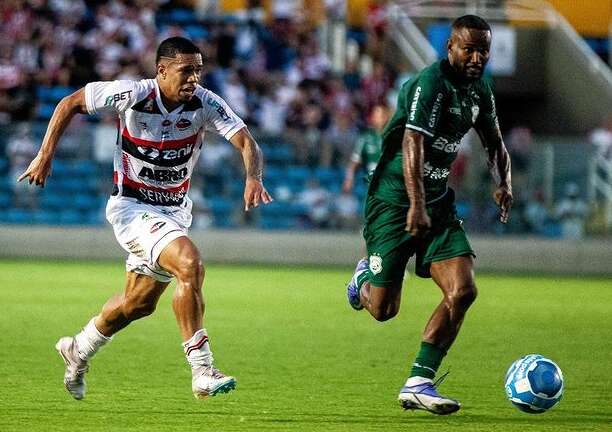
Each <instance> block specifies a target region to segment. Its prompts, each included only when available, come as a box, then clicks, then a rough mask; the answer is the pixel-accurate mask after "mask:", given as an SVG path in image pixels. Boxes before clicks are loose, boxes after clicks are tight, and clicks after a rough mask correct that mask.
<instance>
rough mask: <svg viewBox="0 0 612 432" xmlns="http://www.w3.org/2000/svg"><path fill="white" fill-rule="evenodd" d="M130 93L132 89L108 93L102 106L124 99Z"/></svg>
mask: <svg viewBox="0 0 612 432" xmlns="http://www.w3.org/2000/svg"><path fill="white" fill-rule="evenodd" d="M130 93H132V90H126V91H124V92H121V93H115V94H114V95H110V96H108V97H107V98H106V100H105V101H104V106H111V105H115V104H116V103H117V102H119V101H122V100H126V99H127V98H128V97H130Z"/></svg>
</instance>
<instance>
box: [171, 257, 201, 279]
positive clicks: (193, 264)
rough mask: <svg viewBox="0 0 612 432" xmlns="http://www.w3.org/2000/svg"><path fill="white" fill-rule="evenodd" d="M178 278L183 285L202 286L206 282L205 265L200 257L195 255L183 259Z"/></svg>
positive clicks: (179, 266)
mask: <svg viewBox="0 0 612 432" xmlns="http://www.w3.org/2000/svg"><path fill="white" fill-rule="evenodd" d="M176 277H177V278H178V280H179V281H180V282H182V283H188V282H192V283H194V284H195V285H201V283H202V281H203V280H204V265H203V264H202V260H201V259H200V257H199V256H198V255H195V254H193V255H192V254H190V255H187V256H184V257H181V259H180V262H179V265H178V271H177V274H176Z"/></svg>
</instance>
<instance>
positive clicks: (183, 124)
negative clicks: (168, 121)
mask: <svg viewBox="0 0 612 432" xmlns="http://www.w3.org/2000/svg"><path fill="white" fill-rule="evenodd" d="M189 126H191V122H190V121H189V120H187V119H180V120H179V121H177V122H176V127H177V128H179V129H185V128H188V127H189Z"/></svg>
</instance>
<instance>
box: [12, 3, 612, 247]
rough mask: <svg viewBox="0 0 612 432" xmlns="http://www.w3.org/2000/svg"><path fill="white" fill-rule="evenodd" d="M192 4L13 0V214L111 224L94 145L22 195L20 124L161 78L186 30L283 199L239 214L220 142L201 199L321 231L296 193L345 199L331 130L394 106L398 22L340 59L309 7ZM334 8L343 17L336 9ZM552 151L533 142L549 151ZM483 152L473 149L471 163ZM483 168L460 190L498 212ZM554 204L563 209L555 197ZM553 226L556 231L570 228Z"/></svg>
mask: <svg viewBox="0 0 612 432" xmlns="http://www.w3.org/2000/svg"><path fill="white" fill-rule="evenodd" d="M210 3H215V2H210ZM256 3H257V2H256ZM366 3H367V2H366ZM186 5H189V2H178V1H177V2H174V1H167V2H147V1H144V0H114V1H111V2H90V1H84V0H77V1H73V2H62V1H48V2H47V1H37V2H30V1H27V0H17V1H11V2H2V6H0V22H1V23H2V30H0V39H1V40H2V41H3V42H1V43H0V44H1V45H2V47H3V49H2V55H1V57H2V58H1V59H0V60H2V61H1V62H0V65H1V67H2V71H3V77H2V79H1V80H0V81H1V83H0V84H1V85H0V96H1V97H0V100H1V101H2V103H0V131H1V132H2V133H0V207H1V208H2V209H4V210H5V211H4V212H2V213H3V214H2V215H1V216H0V218H1V220H0V222H3V223H15V224H21V223H23V224H45V225H58V224H69V225H80V224H82V225H96V224H102V223H103V222H104V216H103V210H104V203H105V200H106V198H107V196H108V193H109V192H110V187H111V185H110V180H108V179H109V178H110V176H111V172H110V167H109V163H108V160H96V159H94V158H93V157H92V156H90V155H92V154H94V152H93V151H91V149H88V150H87V151H86V152H79V151H73V150H68V151H66V152H64V153H62V154H61V155H58V159H57V160H56V161H55V163H54V167H53V176H52V179H51V181H50V182H49V183H48V186H47V187H46V188H45V189H44V190H42V191H40V192H39V193H38V194H37V196H36V197H35V198H36V199H37V206H36V207H35V208H24V207H23V206H21V205H18V203H17V200H16V199H15V194H16V193H18V192H16V191H14V185H13V182H14V178H13V177H12V176H13V175H14V173H13V171H12V168H11V165H12V162H11V160H10V156H9V154H8V150H7V148H8V141H9V140H10V139H11V137H12V136H13V135H14V134H15V133H16V131H17V129H18V126H17V125H18V124H19V123H20V122H28V123H30V124H31V125H32V127H31V134H32V137H33V139H34V140H35V141H36V142H37V143H39V142H40V141H41V139H42V135H43V134H44V131H45V128H46V123H47V122H48V120H49V119H50V117H51V115H52V114H53V110H54V109H55V106H56V105H57V103H58V102H59V101H60V100H61V99H62V98H63V97H65V96H66V95H69V94H71V93H72V92H73V91H75V90H76V89H78V88H80V87H81V86H83V85H84V84H85V83H87V82H90V81H95V80H111V79H122V78H125V79H130V78H138V77H146V76H153V75H154V65H153V60H154V59H153V58H152V56H151V53H152V52H154V49H155V46H156V45H157V43H158V42H159V41H160V40H162V39H164V38H166V37H168V36H173V35H183V36H186V37H189V38H191V39H192V40H194V41H195V42H196V43H197V44H198V45H199V46H200V48H201V49H202V52H203V53H204V55H205V59H206V66H207V71H206V75H205V77H204V78H203V85H204V86H206V87H208V88H210V89H211V90H213V91H215V92H217V93H219V94H220V95H221V96H223V97H224V98H225V99H226V100H227V101H228V103H229V104H230V105H231V106H232V108H233V109H234V110H235V111H236V112H237V113H238V114H239V115H241V116H242V117H243V118H244V119H245V121H246V122H247V124H248V125H249V127H250V128H251V129H252V130H253V132H254V134H255V136H256V137H257V139H258V142H259V143H260V145H261V147H262V149H263V151H264V154H265V158H266V177H265V180H266V184H267V186H268V188H269V189H270V190H271V192H272V193H274V194H280V197H281V198H280V199H277V202H276V203H275V204H274V205H272V206H269V207H267V208H265V209H261V210H260V211H258V212H256V213H255V214H254V215H250V216H249V217H247V218H245V217H239V216H236V213H237V211H239V210H240V209H241V208H242V192H243V191H242V182H241V181H240V179H241V177H242V173H241V168H240V161H239V160H238V156H237V155H236V154H233V153H232V154H226V153H224V152H223V151H220V152H219V153H218V160H213V161H210V160H201V165H202V166H201V167H200V168H199V169H197V170H196V176H197V177H198V178H197V179H196V181H195V182H201V184H202V185H203V186H202V187H201V188H200V189H198V190H193V191H192V193H194V194H198V195H201V194H203V197H200V196H198V197H196V198H197V199H194V202H195V205H196V206H202V208H201V209H198V208H196V209H195V210H196V211H202V212H210V213H211V215H212V220H213V224H214V226H216V227H220V228H228V227H236V226H252V227H257V228H263V229H288V228H291V229H296V228H299V229H310V228H312V226H311V225H310V224H309V223H308V217H307V209H306V208H305V207H304V206H303V205H302V204H300V203H298V202H297V197H298V196H299V194H300V193H301V192H302V191H303V190H304V188H305V187H306V185H307V183H308V182H309V181H310V180H311V179H315V180H316V182H318V184H320V185H321V186H322V187H323V188H325V189H326V190H327V191H329V193H330V196H331V201H333V200H334V199H335V198H334V197H337V196H339V194H340V189H341V184H342V180H343V175H344V167H345V166H346V163H347V160H348V157H349V153H347V152H346V150H345V149H340V148H334V146H337V145H339V144H337V143H338V142H341V140H338V139H337V136H336V137H335V138H333V133H332V132H331V131H335V130H337V128H336V126H337V125H336V121H337V120H338V118H350V122H351V124H350V125H349V127H348V128H349V129H350V130H351V131H353V130H362V129H364V128H365V127H366V126H367V116H368V109H369V107H371V106H372V105H373V104H374V103H376V102H379V101H381V100H382V101H388V102H389V103H390V104H391V105H394V103H395V102H394V97H395V95H396V92H397V88H398V86H399V85H400V84H401V82H402V81H403V80H404V79H405V78H406V77H407V76H409V74H408V75H407V74H406V73H405V71H402V72H401V73H400V69H399V68H400V66H398V65H397V62H389V61H386V59H387V57H385V53H384V52H383V51H384V50H382V49H381V47H382V45H384V44H382V43H381V41H384V38H385V37H386V36H385V33H386V32H388V23H387V22H386V19H385V14H384V7H383V8H382V9H381V7H378V6H377V7H376V8H375V9H372V11H371V13H372V14H374V15H372V17H369V18H366V19H365V21H364V22H363V23H361V24H351V25H350V28H349V29H348V32H347V37H348V39H349V42H350V41H351V40H352V41H354V42H355V43H356V44H357V45H358V54H357V56H358V57H357V59H353V61H352V62H349V63H348V64H347V65H346V67H345V68H344V69H341V70H338V69H337V68H335V67H333V66H332V63H331V59H330V58H328V56H327V55H326V53H325V52H323V49H322V47H321V46H319V43H320V42H321V40H323V39H322V38H320V37H317V36H320V35H321V32H320V30H321V27H320V25H321V23H320V22H317V21H316V20H313V19H311V17H310V18H309V17H308V16H307V14H299V13H296V14H294V15H287V14H283V15H282V16H274V13H270V11H266V13H262V12H261V11H258V10H247V11H246V12H245V13H238V14H231V15H230V14H224V13H223V11H221V10H216V11H215V12H216V13H206V14H203V13H202V12H201V11H198V10H197V9H195V8H190V7H187V6H186ZM272 12H273V11H272ZM328 13H329V14H330V16H335V14H337V11H331V10H330V11H328ZM349 18H350V17H349ZM372 23H375V24H372ZM424 33H425V34H426V37H427V39H428V41H429V43H430V44H431V46H433V47H434V48H435V50H436V52H437V53H438V55H440V56H441V55H444V50H445V41H446V37H447V35H448V22H446V21H432V22H431V23H429V25H428V26H427V27H426V29H425V31H424ZM586 41H587V43H588V44H589V45H590V46H591V47H592V49H593V50H594V51H595V52H596V53H597V54H598V55H600V56H601V57H602V58H605V57H606V56H608V55H609V49H610V47H609V42H608V40H607V39H605V38H600V37H599V38H598V37H590V38H587V39H586ZM386 55H387V56H388V54H386ZM357 60H358V61H357ZM356 64H360V65H361V66H360V67H355V65H356ZM368 65H370V66H369V67H368ZM338 114H339V115H338ZM101 126H102V122H101V119H99V118H97V117H88V119H87V120H86V121H85V122H83V124H82V125H81V124H79V126H78V128H79V129H78V132H79V133H82V135H79V138H77V141H80V142H78V143H77V144H78V145H80V146H87V147H91V146H92V144H91V143H92V142H93V140H92V139H90V138H89V137H92V136H94V135H95V131H96V130H97V128H99V127H101ZM511 126H514V125H512V124H510V125H507V129H509V128H510V127H511ZM347 130H348V129H347ZM286 131H289V133H286ZM291 131H293V132H294V133H293V134H291V133H290V132H291ZM536 132H537V131H536ZM347 133H348V132H347ZM296 136H297V137H298V138H300V140H297V139H296ZM302 140H303V142H302ZM326 140H328V141H326ZM536 141H537V140H536ZM302 144H303V145H314V146H315V147H314V148H313V151H314V152H315V154H316V152H317V151H320V149H321V148H325V145H327V146H331V147H332V151H331V153H330V154H332V156H331V157H328V158H320V159H319V158H315V160H312V158H311V159H308V160H305V159H304V157H303V155H302V154H301V153H302V152H304V151H305V150H304V149H303V148H300V146H301V145H302ZM323 144H325V145H323ZM225 145H227V144H225ZM317 146H322V147H317ZM68 147H69V148H70V149H71V148H72V147H70V146H68ZM536 147H537V146H536ZM553 147H554V146H553ZM570 147H571V146H565V147H564V148H563V150H562V151H561V152H560V154H561V156H562V157H561V158H560V159H559V164H560V166H561V165H562V166H561V168H562V169H563V170H564V171H563V172H564V173H565V174H561V177H560V180H559V181H558V182H556V183H555V189H554V191H553V192H554V193H555V194H559V193H560V192H559V191H560V190H561V188H562V184H563V183H564V182H565V180H566V178H567V177H568V176H575V175H578V176H579V177H580V181H579V183H580V184H581V186H584V189H586V174H585V173H584V172H581V171H580V170H579V169H577V168H576V167H573V168H572V166H571V164H569V163H568V162H567V161H571V160H572V157H573V156H572V154H576V152H581V150H580V148H581V147H582V146H581V143H579V142H576V143H575V148H570ZM541 149H542V148H541V147H538V148H537V149H536V150H534V154H535V157H536V158H537V157H538V154H539V153H538V152H540V153H541V152H542V150H541ZM207 150H210V152H211V157H212V158H215V157H217V153H216V152H217V150H216V149H215V150H213V148H210V149H205V150H204V152H203V158H205V157H204V155H205V154H206V153H207ZM568 152H569V155H568ZM481 162H482V161H480V160H478V159H476V158H474V160H473V161H471V162H470V164H471V165H470V166H478V165H477V164H478V163H481ZM566 168H567V169H568V170H566ZM582 168H584V167H582V165H581V169H582ZM472 169H475V168H472ZM531 169H532V170H533V169H534V168H533V167H532V168H531ZM586 169H587V168H585V170H586ZM478 170H479V171H478V172H477V173H471V174H470V175H468V176H467V177H468V183H469V181H470V179H471V185H472V186H471V189H470V188H469V187H466V188H467V189H466V190H463V189H461V187H460V189H459V191H458V197H459V198H460V201H459V203H458V209H459V211H460V212H461V213H462V214H464V215H469V214H471V215H474V214H482V215H487V214H489V213H490V210H491V209H490V207H488V206H487V205H485V204H484V203H482V202H479V201H477V200H476V201H474V200H471V198H470V196H472V195H474V194H473V192H474V190H475V189H477V188H478V185H477V184H476V186H474V184H475V183H478V181H475V180H474V179H480V178H482V175H481V171H483V170H484V168H483V167H482V164H481V165H480V166H479V167H478ZM195 182H194V183H195ZM366 188H367V185H366V183H365V182H364V181H358V182H356V184H355V188H354V191H353V194H354V195H355V196H356V197H357V198H358V199H359V200H362V199H363V198H364V196H365V193H366ZM200 198H205V199H200ZM527 204H528V203H524V206H525V207H526V206H527ZM548 205H549V207H550V208H552V203H548ZM332 208H333V206H332ZM476 219H478V218H476ZM479 222H481V221H479ZM515 223H516V225H515V226H514V227H513V226H511V227H510V228H509V230H511V231H513V230H516V231H525V230H529V227H528V226H527V225H526V224H524V223H523V222H522V221H521V217H517V218H516V219H515ZM473 225H474V226H473V227H472V228H474V229H476V230H486V229H487V228H486V226H487V224H486V223H473ZM549 232H550V233H553V234H551V235H555V233H556V232H557V231H555V229H552V230H549Z"/></svg>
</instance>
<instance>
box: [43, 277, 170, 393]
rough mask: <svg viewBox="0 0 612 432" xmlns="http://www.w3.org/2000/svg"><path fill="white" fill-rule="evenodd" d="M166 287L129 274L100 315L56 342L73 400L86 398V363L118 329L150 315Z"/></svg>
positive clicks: (67, 387)
mask: <svg viewBox="0 0 612 432" xmlns="http://www.w3.org/2000/svg"><path fill="white" fill-rule="evenodd" d="M167 286H168V283H166V282H159V281H156V280H155V279H153V278H151V277H148V276H145V275H141V274H136V273H132V272H128V273H127V284H126V287H125V291H124V292H123V293H122V294H118V295H115V296H113V297H111V298H110V299H109V300H108V301H107V302H106V303H105V304H104V306H103V307H102V311H101V312H100V314H99V315H98V316H97V317H94V318H92V319H91V320H90V321H89V323H87V325H86V326H85V328H83V330H82V331H81V332H80V333H78V334H77V335H76V336H75V337H63V338H61V339H60V340H59V341H58V342H57V344H56V345H55V348H56V349H57V351H58V352H59V354H60V355H61V356H62V359H63V360H64V363H65V364H66V371H65V373H64V385H65V386H66V390H68V392H69V393H70V394H71V395H72V396H73V397H74V398H75V399H83V397H84V396H85V391H86V384H85V373H86V372H87V371H88V370H89V364H88V362H89V360H90V359H91V358H92V357H93V356H94V355H95V354H96V352H98V350H99V349H100V348H101V347H102V346H104V345H106V343H108V342H109V341H110V340H111V337H112V336H113V335H114V334H115V333H117V332H118V331H119V330H121V329H122V328H124V327H125V326H127V325H128V324H129V323H130V322H132V321H134V320H137V319H139V318H142V317H144V316H147V315H150V314H151V313H153V311H154V310H155V306H156V305H157V302H158V300H159V297H160V296H161V294H162V293H163V292H164V289H165V288H166V287H167Z"/></svg>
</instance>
